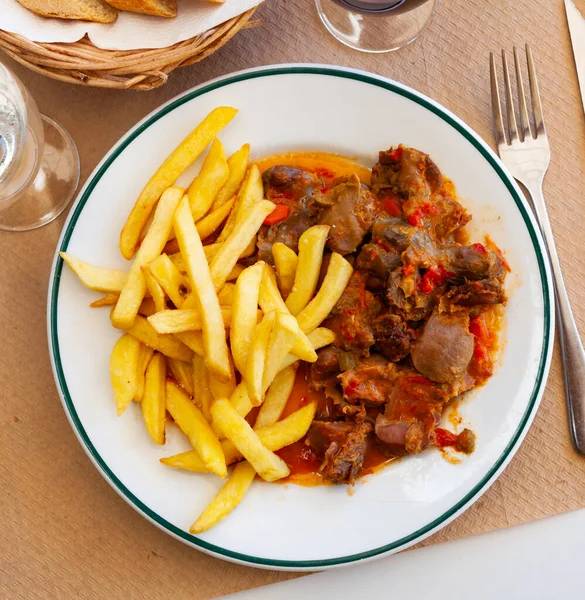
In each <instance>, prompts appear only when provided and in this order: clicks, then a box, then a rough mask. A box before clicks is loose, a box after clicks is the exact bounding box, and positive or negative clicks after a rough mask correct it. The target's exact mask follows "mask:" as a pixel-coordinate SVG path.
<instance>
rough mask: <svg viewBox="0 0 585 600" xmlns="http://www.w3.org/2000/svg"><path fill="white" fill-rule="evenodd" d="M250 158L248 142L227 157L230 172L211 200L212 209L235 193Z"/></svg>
mask: <svg viewBox="0 0 585 600" xmlns="http://www.w3.org/2000/svg"><path fill="white" fill-rule="evenodd" d="M249 159H250V144H244V145H243V146H242V147H241V148H240V149H239V150H238V151H237V152H234V153H233V154H232V155H231V156H230V157H229V158H228V161H227V162H228V167H229V170H230V174H229V176H228V180H227V181H226V182H225V185H224V186H223V187H222V188H221V190H219V192H218V194H217V196H216V197H215V200H214V201H213V206H212V207H211V208H212V210H216V209H218V208H219V207H220V206H223V205H224V204H225V203H226V202H227V201H228V200H231V198H232V197H233V196H234V195H235V194H237V192H238V190H239V189H240V186H241V185H242V181H244V177H245V175H246V169H247V168H248V160H249Z"/></svg>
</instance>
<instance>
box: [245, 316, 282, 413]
mask: <svg viewBox="0 0 585 600" xmlns="http://www.w3.org/2000/svg"><path fill="white" fill-rule="evenodd" d="M276 315H277V313H276V312H275V311H271V312H269V313H266V314H265V315H264V318H263V319H262V321H260V323H259V324H258V325H257V326H256V328H255V330H254V335H253V336H252V341H251V343H250V348H249V352H248V356H247V358H246V366H245V368H244V372H243V373H242V375H243V377H244V381H245V382H246V387H247V388H248V395H249V396H250V402H252V406H259V405H260V404H262V400H263V397H264V394H263V389H262V380H263V377H264V367H265V365H266V349H267V347H268V341H269V340H270V334H271V332H272V327H273V326H274V322H275V320H276Z"/></svg>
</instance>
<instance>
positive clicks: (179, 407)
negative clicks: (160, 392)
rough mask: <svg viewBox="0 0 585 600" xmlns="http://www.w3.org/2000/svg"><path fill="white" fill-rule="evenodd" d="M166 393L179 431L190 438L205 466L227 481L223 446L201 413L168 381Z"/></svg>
mask: <svg viewBox="0 0 585 600" xmlns="http://www.w3.org/2000/svg"><path fill="white" fill-rule="evenodd" d="M165 391H166V407H167V410H168V411H169V412H170V413H171V416H172V417H173V419H174V420H175V423H176V424H177V425H178V426H179V429H180V430H181V431H182V432H183V433H184V434H185V435H186V436H187V437H188V438H189V441H190V442H191V444H192V446H193V448H194V449H195V450H196V451H197V453H198V454H199V456H200V457H201V459H202V460H203V463H204V464H205V466H206V467H207V468H208V469H209V470H210V471H211V472H212V473H215V474H216V475H219V476H220V477H221V478H222V479H225V477H227V468H226V464H225V456H224V454H223V450H222V447H221V444H220V443H219V440H218V439H217V436H216V435H215V433H214V431H213V429H212V428H211V426H210V425H209V423H208V422H207V421H206V420H205V417H204V416H203V414H202V413H201V411H200V410H199V409H198V408H197V407H196V406H195V404H193V402H191V400H190V399H189V396H187V394H186V392H185V391H183V389H181V388H180V387H179V386H178V385H176V384H174V383H172V382H170V381H167V382H166V385H165Z"/></svg>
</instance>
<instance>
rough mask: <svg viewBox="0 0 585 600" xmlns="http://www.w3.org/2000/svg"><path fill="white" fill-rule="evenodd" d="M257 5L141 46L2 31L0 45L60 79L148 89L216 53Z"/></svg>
mask: <svg viewBox="0 0 585 600" xmlns="http://www.w3.org/2000/svg"><path fill="white" fill-rule="evenodd" d="M255 10H256V7H255V8H252V9H251V10H249V11H247V12H245V13H242V14H241V15H238V16H237V17H234V18H233V19H230V20H229V21H226V22H225V23H222V24H221V25H218V26H217V27H214V28H213V29H210V30H209V31H206V32H205V33H202V34H201V35H197V36H195V37H193V38H190V39H188V40H185V41H183V42H179V43H177V44H174V45H173V46H169V47H167V48H154V49H143V50H124V51H121V50H102V49H101V48H97V47H96V46H94V45H93V44H92V43H91V42H90V41H89V39H88V38H87V37H84V38H83V39H81V40H79V41H78V42H74V43H72V44H65V43H54V44H48V43H40V42H31V41H30V40H27V39H26V38H24V37H22V36H20V35H17V34H15V33H9V32H7V31H2V30H0V48H2V49H3V50H4V51H5V52H6V53H7V54H8V55H9V56H11V57H12V58H13V59H14V60H16V61H18V62H19V63H21V64H23V65H25V66H26V67H28V68H29V69H32V70H33V71H36V72H37V73H41V74H42V75H47V76H48V77H52V78H53V79H58V80H59V81H67V82H69V83H76V84H79V85H88V86H92V87H103V88H113V89H121V90H151V89H153V88H156V87H159V86H161V85H164V84H165V83H166V81H167V79H168V75H169V73H170V72H171V71H173V70H174V69H176V68H177V67H185V66H187V65H192V64H193V63H196V62H198V61H200V60H202V59H204V58H205V57H207V56H209V55H210V54H212V53H213V52H215V51H216V50H217V49H218V48H220V47H221V46H223V45H224V44H225V43H226V42H227V41H228V40H230V39H231V38H232V37H233V36H234V35H235V34H236V33H237V32H238V31H239V30H240V29H242V27H249V26H251V25H253V24H254V23H250V22H249V19H250V17H251V16H252V15H253V14H254V11H255Z"/></svg>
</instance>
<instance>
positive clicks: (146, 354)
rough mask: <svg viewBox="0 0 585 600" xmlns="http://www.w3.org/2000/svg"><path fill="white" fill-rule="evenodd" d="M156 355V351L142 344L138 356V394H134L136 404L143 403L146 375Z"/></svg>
mask: <svg viewBox="0 0 585 600" xmlns="http://www.w3.org/2000/svg"><path fill="white" fill-rule="evenodd" d="M153 354H154V350H153V349H152V348H150V347H149V346H147V345H146V344H143V343H142V342H140V353H139V354H138V371H137V373H136V393H135V394H134V400H136V402H142V395H143V394H144V377H145V374H146V367H148V363H149V362H150V359H151V358H152V355H153Z"/></svg>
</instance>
